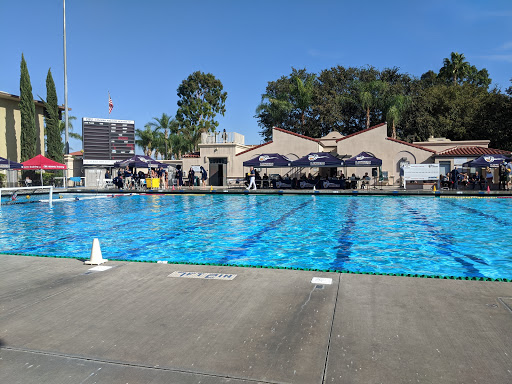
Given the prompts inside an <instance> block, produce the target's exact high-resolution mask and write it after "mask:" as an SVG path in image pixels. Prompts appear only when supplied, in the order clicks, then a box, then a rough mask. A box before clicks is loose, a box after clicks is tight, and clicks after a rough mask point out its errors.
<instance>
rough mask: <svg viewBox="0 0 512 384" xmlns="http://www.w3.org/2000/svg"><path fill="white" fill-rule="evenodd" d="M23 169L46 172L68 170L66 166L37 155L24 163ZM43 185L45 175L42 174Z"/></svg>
mask: <svg viewBox="0 0 512 384" xmlns="http://www.w3.org/2000/svg"><path fill="white" fill-rule="evenodd" d="M21 164H23V169H24V170H25V169H44V170H45V171H49V170H54V169H67V167H66V165H65V164H61V163H58V162H56V161H53V160H51V159H48V158H47V157H44V156H43V155H37V156H36V157H33V158H31V159H29V160H27V161H24V162H22V163H21ZM41 185H43V173H42V172H41Z"/></svg>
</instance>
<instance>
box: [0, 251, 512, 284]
mask: <svg viewBox="0 0 512 384" xmlns="http://www.w3.org/2000/svg"><path fill="white" fill-rule="evenodd" d="M0 255H8V256H26V257H42V258H44V257H46V258H50V259H71V260H79V261H86V260H89V259H88V258H84V257H73V256H58V255H41V254H28V253H16V252H3V251H0ZM108 261H119V262H128V263H150V264H162V263H159V261H160V260H130V259H116V258H109V259H108ZM170 264H175V265H199V266H207V265H210V266H214V267H235V268H260V269H282V270H293V271H305V272H332V273H343V274H347V275H372V276H396V277H416V278H421V279H438V280H463V281H470V280H471V281H495V282H504V283H512V278H510V279H508V278H506V277H476V276H451V275H446V276H445V275H428V274H419V273H389V272H363V271H348V270H343V271H336V270H333V269H319V268H302V267H281V266H272V265H251V264H220V263H198V262H193V261H179V260H176V261H174V260H169V261H167V263H166V264H164V265H170Z"/></svg>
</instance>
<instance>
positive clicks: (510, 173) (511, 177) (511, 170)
mask: <svg viewBox="0 0 512 384" xmlns="http://www.w3.org/2000/svg"><path fill="white" fill-rule="evenodd" d="M506 168H507V191H510V184H512V160H511V161H509V162H508V164H507V166H506Z"/></svg>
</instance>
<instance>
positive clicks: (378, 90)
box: [356, 80, 387, 129]
mask: <svg viewBox="0 0 512 384" xmlns="http://www.w3.org/2000/svg"><path fill="white" fill-rule="evenodd" d="M386 87H387V85H386V83H385V82H383V81H381V80H373V81H357V82H356V89H357V91H358V98H359V105H360V106H361V108H363V109H364V110H365V112H366V129H368V128H370V110H371V109H373V108H376V107H378V106H379V104H381V103H382V96H381V95H382V93H383V92H384V91H385V90H386Z"/></svg>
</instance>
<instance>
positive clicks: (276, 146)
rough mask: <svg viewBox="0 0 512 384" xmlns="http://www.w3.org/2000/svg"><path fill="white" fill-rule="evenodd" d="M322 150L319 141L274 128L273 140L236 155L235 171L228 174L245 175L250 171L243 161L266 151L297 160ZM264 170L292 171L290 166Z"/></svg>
mask: <svg viewBox="0 0 512 384" xmlns="http://www.w3.org/2000/svg"><path fill="white" fill-rule="evenodd" d="M322 151H323V147H322V146H321V145H320V144H319V143H318V142H317V141H313V140H309V139H306V138H303V137H299V136H295V135H292V134H290V133H286V132H282V131H280V130H277V129H274V130H273V131H272V142H271V143H269V144H266V145H263V146H261V147H257V148H255V149H253V150H251V151H249V152H245V153H242V154H240V155H238V156H236V158H235V160H234V165H233V171H234V173H232V174H231V173H229V172H228V175H229V177H243V175H244V174H245V173H246V172H248V168H245V169H244V167H243V162H244V161H247V160H251V159H253V158H255V157H256V156H259V155H262V154H264V153H279V154H280V155H283V156H286V157H287V158H289V159H290V160H297V159H299V158H301V157H302V156H306V155H307V154H308V153H311V152H322ZM263 172H268V173H269V174H272V173H279V174H281V175H285V174H286V173H288V172H290V168H282V169H281V168H269V169H267V170H264V171H263Z"/></svg>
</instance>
